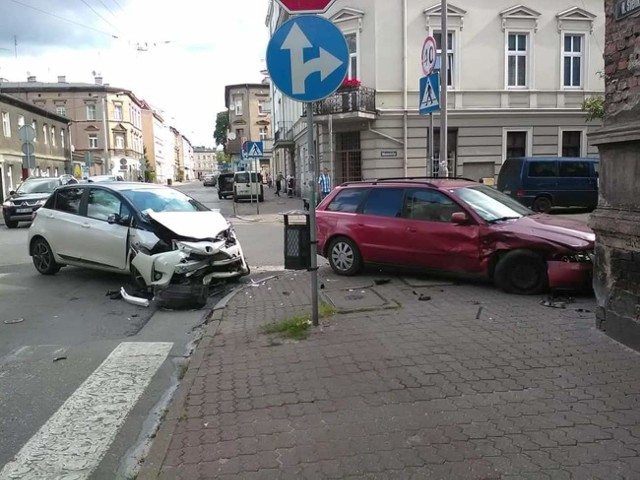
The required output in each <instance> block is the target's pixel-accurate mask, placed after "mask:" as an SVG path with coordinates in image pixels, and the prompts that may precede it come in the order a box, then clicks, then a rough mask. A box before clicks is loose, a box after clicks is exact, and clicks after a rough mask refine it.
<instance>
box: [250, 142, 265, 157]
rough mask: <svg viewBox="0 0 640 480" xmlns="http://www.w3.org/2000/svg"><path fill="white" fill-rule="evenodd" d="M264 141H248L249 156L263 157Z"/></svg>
mask: <svg viewBox="0 0 640 480" xmlns="http://www.w3.org/2000/svg"><path fill="white" fill-rule="evenodd" d="M262 145H263V144H262V142H247V157H248V158H262V157H264V148H263V146H262Z"/></svg>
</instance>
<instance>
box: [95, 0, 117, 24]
mask: <svg viewBox="0 0 640 480" xmlns="http://www.w3.org/2000/svg"><path fill="white" fill-rule="evenodd" d="M98 1H99V2H100V3H101V4H102V6H103V7H104V9H105V10H106V11H107V12H109V13H110V14H111V15H112V16H113V18H115V19H116V20H117V19H118V16H117V15H116V14H115V13H114V12H113V10H111V9H110V8H109V6H108V5H107V4H106V3H104V0H98Z"/></svg>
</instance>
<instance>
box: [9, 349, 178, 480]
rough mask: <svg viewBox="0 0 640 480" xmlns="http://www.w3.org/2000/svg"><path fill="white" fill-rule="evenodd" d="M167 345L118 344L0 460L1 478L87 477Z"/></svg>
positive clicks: (70, 479) (50, 479) (75, 479)
mask: <svg viewBox="0 0 640 480" xmlns="http://www.w3.org/2000/svg"><path fill="white" fill-rule="evenodd" d="M172 346H173V343H133V342H131V343H121V344H120V345H118V347H117V348H116V349H115V350H114V351H113V352H111V354H110V355H109V356H108V357H107V359H106V360H105V361H104V362H102V364H101V365H100V366H99V367H98V368H97V369H96V370H95V371H94V372H93V373H92V374H91V375H90V376H89V378H87V379H86V380H85V382H84V383H83V384H82V385H81V386H80V387H79V388H78V389H77V390H76V391H75V392H74V393H73V395H71V397H69V398H68V399H67V401H66V402H65V403H64V404H63V405H62V406H61V407H60V409H59V410H58V411H57V412H56V413H55V414H54V415H53V416H52V417H51V418H50V419H49V420H48V421H47V423H45V424H44V425H43V426H42V428H41V429H40V430H39V431H38V433H36V434H35V435H34V436H33V437H32V438H31V439H30V440H29V441H28V442H27V444H26V445H25V446H24V447H22V450H20V452H19V453H18V454H17V455H16V457H15V459H14V460H13V461H12V462H10V463H8V464H7V465H5V467H4V468H3V469H2V471H1V472H0V480H18V479H20V480H36V479H38V480H42V479H47V480H53V479H56V480H62V479H64V480H84V479H87V478H88V477H89V475H91V473H92V472H93V471H94V470H95V468H96V467H97V466H98V465H99V463H100V461H101V460H102V458H103V456H104V455H105V454H106V453H107V450H108V449H109V446H110V445H111V443H112V442H113V439H114V438H115V436H116V434H117V433H118V430H119V429H120V427H121V426H122V425H123V424H124V421H125V419H126V417H127V415H128V414H129V412H130V411H131V409H132V408H133V407H134V405H135V404H136V402H137V401H138V399H139V398H140V396H141V395H142V393H143V392H144V390H145V389H146V388H147V386H148V385H149V382H151V378H152V377H153V376H154V375H155V373H156V372H157V371H158V369H159V368H160V366H161V365H162V363H163V362H164V361H165V359H166V358H167V356H168V355H169V351H170V350H171V347H172Z"/></svg>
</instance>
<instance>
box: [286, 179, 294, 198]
mask: <svg viewBox="0 0 640 480" xmlns="http://www.w3.org/2000/svg"><path fill="white" fill-rule="evenodd" d="M294 190H295V179H294V178H293V175H287V196H288V197H289V198H293V191H294Z"/></svg>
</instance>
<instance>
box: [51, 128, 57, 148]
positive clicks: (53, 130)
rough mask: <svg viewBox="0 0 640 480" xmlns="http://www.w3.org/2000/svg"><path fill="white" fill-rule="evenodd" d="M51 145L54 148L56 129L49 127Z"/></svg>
mask: <svg viewBox="0 0 640 480" xmlns="http://www.w3.org/2000/svg"><path fill="white" fill-rule="evenodd" d="M51 145H53V146H54V147H55V146H56V127H51Z"/></svg>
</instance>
